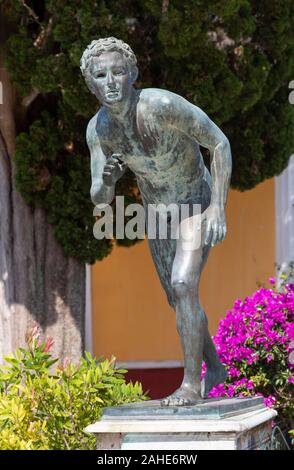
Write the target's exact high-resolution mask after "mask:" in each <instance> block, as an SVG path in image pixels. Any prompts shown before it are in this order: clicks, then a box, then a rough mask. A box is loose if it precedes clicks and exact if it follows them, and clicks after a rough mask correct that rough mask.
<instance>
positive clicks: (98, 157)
mask: <svg viewBox="0 0 294 470" xmlns="http://www.w3.org/2000/svg"><path fill="white" fill-rule="evenodd" d="M96 119H97V115H95V116H94V117H93V118H92V119H91V121H90V122H89V124H88V127H87V135H86V137H87V144H88V147H89V150H90V155H91V177H92V185H91V190H90V194H91V200H92V202H93V204H95V205H96V204H110V203H111V202H112V200H113V198H114V194H115V187H114V186H106V185H105V184H104V182H103V170H104V166H105V163H106V156H105V155H104V153H103V151H102V149H101V145H100V141H99V137H98V135H97V132H96V129H95V125H96Z"/></svg>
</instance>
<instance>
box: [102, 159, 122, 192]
mask: <svg viewBox="0 0 294 470" xmlns="http://www.w3.org/2000/svg"><path fill="white" fill-rule="evenodd" d="M120 157H121V155H120V154H118V153H113V154H112V155H111V157H109V158H107V160H106V163H105V166H104V169H103V175H102V176H103V183H104V184H105V186H114V185H115V183H116V182H117V180H118V179H119V178H120V177H121V176H122V175H123V174H124V172H125V170H126V167H127V165H126V163H124V162H122V161H121V160H120Z"/></svg>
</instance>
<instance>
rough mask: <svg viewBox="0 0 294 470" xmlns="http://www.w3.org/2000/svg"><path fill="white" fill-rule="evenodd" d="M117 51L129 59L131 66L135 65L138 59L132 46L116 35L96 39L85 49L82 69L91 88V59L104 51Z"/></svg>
mask: <svg viewBox="0 0 294 470" xmlns="http://www.w3.org/2000/svg"><path fill="white" fill-rule="evenodd" d="M110 51H117V52H120V53H121V54H122V55H123V56H124V57H125V58H126V59H127V61H128V65H129V67H130V68H132V67H135V66H136V64H137V59H136V56H135V54H134V52H133V51H132V49H131V47H130V46H129V45H128V44H126V43H125V42H123V41H121V40H120V39H117V38H115V37H109V38H102V39H95V40H94V41H92V42H91V43H90V44H89V45H88V46H87V48H86V49H85V51H84V53H83V55H82V57H81V62H80V69H81V72H82V74H83V76H84V77H85V80H86V83H87V85H88V87H89V89H90V90H91V79H92V75H91V59H92V58H93V57H98V56H99V55H101V54H103V53H104V52H110Z"/></svg>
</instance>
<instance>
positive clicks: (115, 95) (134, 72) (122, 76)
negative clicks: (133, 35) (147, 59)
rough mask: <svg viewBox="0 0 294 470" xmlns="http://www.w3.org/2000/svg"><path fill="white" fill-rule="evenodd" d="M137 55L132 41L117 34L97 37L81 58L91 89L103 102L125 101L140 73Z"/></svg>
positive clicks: (85, 76) (82, 67)
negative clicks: (129, 41) (115, 36)
mask: <svg viewBox="0 0 294 470" xmlns="http://www.w3.org/2000/svg"><path fill="white" fill-rule="evenodd" d="M136 64H137V59H136V56H135V54H134V52H133V51H132V49H131V48H130V46H129V45H128V44H126V43H125V42H123V41H121V40H120V39H116V38H114V37H109V38H103V39H98V40H94V41H92V42H91V44H89V46H88V47H87V48H86V50H85V51H84V53H83V55H82V58H81V71H82V74H83V76H84V78H85V81H86V84H87V86H88V88H89V90H90V91H91V92H92V93H93V94H95V95H96V97H97V98H98V99H99V101H100V102H101V103H102V104H108V105H111V104H115V103H117V102H120V101H122V100H123V99H124V98H125V97H126V96H127V95H128V94H129V92H130V90H131V88H132V86H133V83H134V82H135V81H136V80H137V77H138V68H137V65H136Z"/></svg>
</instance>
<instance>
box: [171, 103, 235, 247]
mask: <svg viewBox="0 0 294 470" xmlns="http://www.w3.org/2000/svg"><path fill="white" fill-rule="evenodd" d="M179 108H180V109H179ZM181 108H182V109H181ZM177 115H178V116H180V118H179V119H178V120H177V123H174V125H176V127H178V128H179V130H181V131H183V132H184V133H185V134H187V136H189V137H190V138H193V139H195V140H196V141H197V143H198V144H199V145H201V146H202V147H205V148H207V149H208V150H209V151H210V172H211V177H212V192H211V201H210V205H209V207H208V208H207V209H206V211H205V212H204V214H203V221H205V223H206V229H205V240H204V242H205V244H207V245H211V246H214V245H216V244H217V243H219V242H220V241H222V240H223V239H224V238H225V236H226V232H227V226H226V217H225V205H226V201H227V194H228V189H229V186H230V179H231V172H232V156H231V147H230V143H229V141H228V139H227V137H226V136H225V134H224V133H223V132H222V131H221V130H220V129H219V127H218V126H217V125H216V124H215V123H214V122H213V121H212V120H211V119H210V118H209V117H208V116H207V114H205V113H204V112H203V111H202V110H201V109H200V108H198V107H197V106H194V105H193V104H191V103H189V102H188V101H186V100H184V99H181V100H180V101H179V102H178V103H177Z"/></svg>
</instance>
